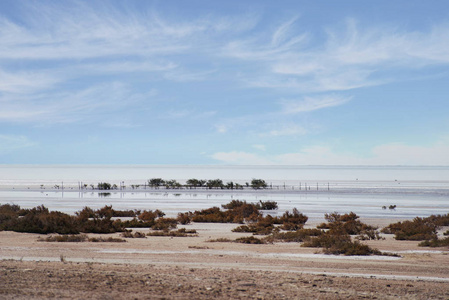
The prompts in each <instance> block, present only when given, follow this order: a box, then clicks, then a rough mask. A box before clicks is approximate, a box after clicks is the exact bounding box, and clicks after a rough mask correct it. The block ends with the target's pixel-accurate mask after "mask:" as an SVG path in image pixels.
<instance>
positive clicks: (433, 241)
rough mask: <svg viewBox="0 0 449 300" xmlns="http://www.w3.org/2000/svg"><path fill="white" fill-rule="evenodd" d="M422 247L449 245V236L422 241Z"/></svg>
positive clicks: (420, 244)
mask: <svg viewBox="0 0 449 300" xmlns="http://www.w3.org/2000/svg"><path fill="white" fill-rule="evenodd" d="M418 246H420V247H448V246H449V237H447V238H444V239H438V238H434V239H431V240H427V241H422V242H421V243H419V244H418Z"/></svg>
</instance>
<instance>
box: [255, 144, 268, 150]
mask: <svg viewBox="0 0 449 300" xmlns="http://www.w3.org/2000/svg"><path fill="white" fill-rule="evenodd" d="M252 147H253V148H255V149H257V150H260V151H265V150H266V148H267V147H266V146H265V145H253V146H252Z"/></svg>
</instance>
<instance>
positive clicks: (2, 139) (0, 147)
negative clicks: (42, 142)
mask: <svg viewBox="0 0 449 300" xmlns="http://www.w3.org/2000/svg"><path fill="white" fill-rule="evenodd" d="M34 145H36V143H34V142H32V141H30V140H29V139H28V138H27V137H26V136H23V135H5V134H0V154H4V153H8V152H11V151H14V150H18V149H21V148H28V147H32V146H34Z"/></svg>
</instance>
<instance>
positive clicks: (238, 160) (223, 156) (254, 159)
mask: <svg viewBox="0 0 449 300" xmlns="http://www.w3.org/2000/svg"><path fill="white" fill-rule="evenodd" d="M211 157H212V158H213V159H215V160H218V161H221V162H224V163H226V164H236V165H269V164H272V163H271V162H270V160H268V159H266V158H264V157H262V156H260V155H257V154H253V153H247V152H238V151H232V152H218V153H215V154H213V155H211Z"/></svg>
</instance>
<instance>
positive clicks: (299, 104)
mask: <svg viewBox="0 0 449 300" xmlns="http://www.w3.org/2000/svg"><path fill="white" fill-rule="evenodd" d="M350 100H351V98H350V97H343V96H339V95H323V96H313V97H311V96H306V97H304V99H301V100H297V101H295V100H281V101H280V103H281V105H282V111H283V112H284V113H286V114H296V113H301V112H309V111H314V110H319V109H323V108H328V107H333V106H339V105H342V104H345V103H346V102H348V101H350Z"/></svg>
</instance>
